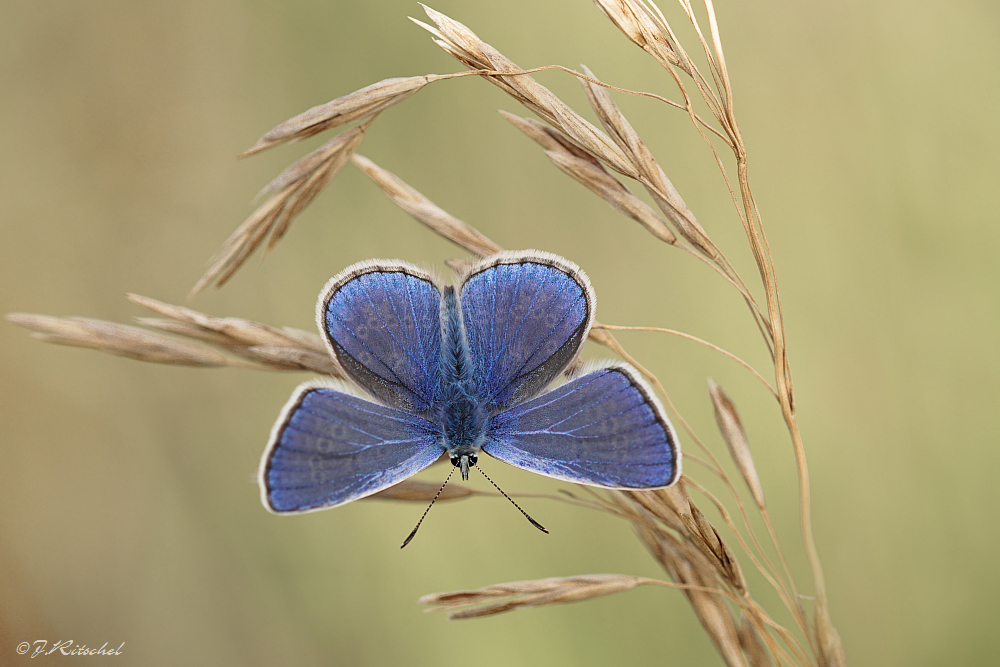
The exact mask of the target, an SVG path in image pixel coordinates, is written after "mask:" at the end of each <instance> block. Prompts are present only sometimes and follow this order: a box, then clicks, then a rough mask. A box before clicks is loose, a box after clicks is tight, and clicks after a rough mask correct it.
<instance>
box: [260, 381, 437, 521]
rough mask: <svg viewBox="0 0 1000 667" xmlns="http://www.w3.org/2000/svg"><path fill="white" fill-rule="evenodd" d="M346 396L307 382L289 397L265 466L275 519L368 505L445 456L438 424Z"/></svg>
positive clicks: (264, 483) (263, 477) (264, 495)
mask: <svg viewBox="0 0 1000 667" xmlns="http://www.w3.org/2000/svg"><path fill="white" fill-rule="evenodd" d="M347 389H348V387H346V385H342V384H341V385H337V384H335V383H331V382H310V383H306V384H303V385H301V386H299V388H298V389H296V390H295V392H294V393H293V394H292V398H291V400H289V402H288V404H287V405H286V406H285V409H284V410H283V411H282V414H281V416H280V417H279V418H278V421H277V423H276V424H275V425H274V429H273V430H272V432H271V440H270V442H269V443H268V446H267V448H266V449H265V450H264V456H263V459H262V460H261V466H260V472H259V478H258V481H259V483H260V488H261V499H262V500H263V502H264V506H265V507H267V508H268V509H269V510H271V511H272V512H275V513H279V514H286V513H300V512H309V511H313V510H318V509H325V508H327V507H336V506H337V505H342V504H344V503H347V502H350V501H352V500H357V499H358V498H363V497H365V496H368V495H371V494H373V493H376V492H378V491H381V490H382V489H385V488H387V487H389V486H392V485H393V484H396V483H398V482H401V481H402V480H404V479H406V478H407V477H410V476H411V475H414V474H416V473H417V472H419V471H421V470H423V469H424V468H426V467H427V466H429V465H430V464H432V463H434V461H436V460H437V459H438V458H439V457H440V456H441V454H442V453H443V451H444V450H443V449H442V447H441V446H440V444H438V443H439V441H440V429H438V428H436V427H435V425H434V424H432V423H431V422H428V421H426V420H425V419H422V418H421V417H418V416H416V415H411V414H408V413H406V412H403V411H402V410H397V409H395V408H391V407H387V406H384V405H379V404H377V403H373V402H371V401H368V400H365V399H363V398H359V397H357V396H354V395H351V394H350V393H347V391H346V390H347ZM342 390H344V391H342Z"/></svg>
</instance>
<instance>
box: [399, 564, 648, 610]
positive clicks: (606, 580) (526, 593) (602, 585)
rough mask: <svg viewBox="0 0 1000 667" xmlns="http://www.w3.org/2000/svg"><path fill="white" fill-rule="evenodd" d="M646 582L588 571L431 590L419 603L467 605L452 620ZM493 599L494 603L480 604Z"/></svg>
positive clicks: (564, 600) (584, 597) (445, 606)
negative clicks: (447, 590)
mask: <svg viewBox="0 0 1000 667" xmlns="http://www.w3.org/2000/svg"><path fill="white" fill-rule="evenodd" d="M645 583H654V582H652V581H651V580H648V579H642V578H640V577H632V576H628V575H624V574H589V575H581V576H576V577H551V578H549V579H536V580H532V581H512V582H510V583H506V584H494V585H493V586H486V587H484V588H478V589H475V590H469V591H454V592H451V593H432V594H430V595H425V596H424V597H422V598H420V600H418V602H419V604H428V605H437V607H436V608H434V609H430V610H428V611H441V610H447V609H455V608H460V607H465V609H463V610H462V611H458V612H455V613H453V614H450V615H449V616H448V618H450V619H456V620H457V619H463V618H478V617H480V616H492V615H494V614H500V613H503V612H505V611H511V610H513V609H518V608H527V607H542V606H545V605H550V604H564V603H567V602H580V601H583V600H590V599H593V598H598V597H602V596H604V595H611V594H612V593H619V592H621V591H627V590H630V589H632V588H635V587H636V586H640V585H642V584H645ZM493 600H500V601H499V602H493V604H485V605H483V606H480V607H476V606H474V605H479V604H483V603H487V602H490V601H493Z"/></svg>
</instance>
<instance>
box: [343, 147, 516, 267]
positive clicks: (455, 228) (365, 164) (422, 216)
mask: <svg viewBox="0 0 1000 667" xmlns="http://www.w3.org/2000/svg"><path fill="white" fill-rule="evenodd" d="M352 160H353V161H354V164H355V165H357V166H358V168H360V169H361V171H363V172H365V173H366V174H368V176H369V177H371V179H372V180H373V181H375V183H377V184H378V186H379V187H380V188H382V191H383V192H384V193H385V195H386V196H387V197H389V199H391V200H392V201H394V202H395V203H396V204H397V205H398V206H399V207H400V208H402V209H403V210H404V211H406V212H407V213H409V214H410V215H412V216H413V217H414V218H416V219H417V220H419V221H420V222H422V223H424V224H425V225H427V226H428V227H430V228H431V229H432V230H434V231H435V232H437V233H438V234H440V235H441V236H443V237H445V238H446V239H448V240H449V241H452V242H453V243H457V244H458V245H460V246H462V247H463V248H465V249H466V250H468V251H469V252H471V253H474V254H476V255H479V256H480V257H485V256H486V255H492V254H493V253H497V252H500V251H501V250H502V249H503V248H501V247H500V246H499V245H497V244H496V243H494V242H493V241H491V240H490V239H488V238H486V236H484V235H483V234H481V233H480V232H479V230H477V229H476V228H475V227H473V226H472V225H470V224H468V223H467V222H462V221H461V220H459V219H458V218H456V217H455V216H453V215H451V214H450V213H448V212H447V211H445V210H444V209H442V208H441V207H439V206H438V205H436V204H435V203H434V202H432V201H431V200H430V199H428V198H427V197H425V196H424V195H422V194H420V193H419V192H417V190H415V189H414V188H412V187H410V186H409V185H407V184H406V183H405V182H404V181H403V180H402V179H400V178H399V177H398V176H396V175H395V174H393V173H392V172H390V171H388V170H386V169H383V168H382V167H380V166H378V165H377V164H375V163H374V162H372V161H371V160H369V159H368V158H366V157H364V156H362V155H355V156H354V157H353V158H352Z"/></svg>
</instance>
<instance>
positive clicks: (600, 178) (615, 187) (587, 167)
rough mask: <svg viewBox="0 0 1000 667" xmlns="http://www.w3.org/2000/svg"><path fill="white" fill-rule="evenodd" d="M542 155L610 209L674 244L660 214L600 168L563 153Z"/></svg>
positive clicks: (551, 152) (553, 152) (674, 239)
mask: <svg viewBox="0 0 1000 667" xmlns="http://www.w3.org/2000/svg"><path fill="white" fill-rule="evenodd" d="M545 155H546V156H548V158H549V159H550V160H552V163H553V164H555V165H556V166H557V167H559V168H560V169H561V170H563V171H564V172H565V173H566V174H568V175H569V176H571V177H573V178H574V179H576V180H577V181H578V182H579V183H581V184H582V185H583V186H584V187H586V188H587V189H588V190H590V191H591V192H593V193H594V194H596V195H597V196H598V197H600V198H601V199H603V200H604V201H606V202H607V203H608V204H610V205H611V206H612V208H614V209H615V210H617V211H619V212H620V213H624V214H625V215H627V216H628V217H630V218H632V219H633V220H635V221H636V222H638V223H639V224H640V225H642V226H643V227H645V228H646V230H647V231H648V232H649V233H650V234H652V235H653V236H655V237H656V238H658V239H660V240H661V241H665V242H666V243H669V244H671V245H673V244H675V243H677V238H676V237H675V236H674V235H673V233H671V231H670V229H669V228H667V225H666V223H664V222H663V220H661V219H660V216H658V215H656V213H655V212H654V211H653V209H651V208H650V207H649V206H648V205H647V204H646V202H644V201H642V200H641V199H639V198H638V197H636V196H635V195H634V194H632V191H631V190H629V189H628V188H627V187H625V186H624V185H622V183H621V182H620V181H619V180H618V179H616V178H615V177H614V176H612V175H611V174H609V173H608V172H607V171H605V170H604V168H603V167H601V166H599V165H598V166H595V165H594V164H593V163H592V162H590V161H588V160H584V159H582V158H578V157H574V156H572V155H568V154H566V153H564V152H559V151H545Z"/></svg>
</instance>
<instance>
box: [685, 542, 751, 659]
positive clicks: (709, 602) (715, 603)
mask: <svg viewBox="0 0 1000 667" xmlns="http://www.w3.org/2000/svg"><path fill="white" fill-rule="evenodd" d="M676 562H677V566H678V569H677V574H676V575H675V579H676V580H677V582H678V583H684V584H692V585H695V586H703V587H707V586H711V583H712V580H713V579H712V578H708V579H706V578H705V577H704V576H702V575H701V574H699V572H698V570H697V569H695V567H693V566H692V564H691V562H690V561H687V560H683V559H677V561H676ZM684 593H685V595H687V597H688V600H689V601H690V603H691V607H692V608H693V609H694V612H695V615H697V616H698V620H699V621H701V624H702V627H704V628H705V631H706V632H708V636H709V637H710V638H711V640H712V642H713V643H714V644H715V647H716V649H717V650H718V651H719V653H720V654H721V655H722V658H723V659H724V660H725V661H726V664H727V665H729V667H745V666H746V660H745V659H744V657H743V652H742V651H741V650H740V641H739V635H738V634H737V632H736V624H735V622H734V620H733V615H732V613H731V612H730V611H729V607H727V606H726V604H725V603H724V602H723V601H722V600H720V599H719V596H718V595H713V594H711V593H705V592H704V591H699V590H691V589H687V590H685V591H684Z"/></svg>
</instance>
